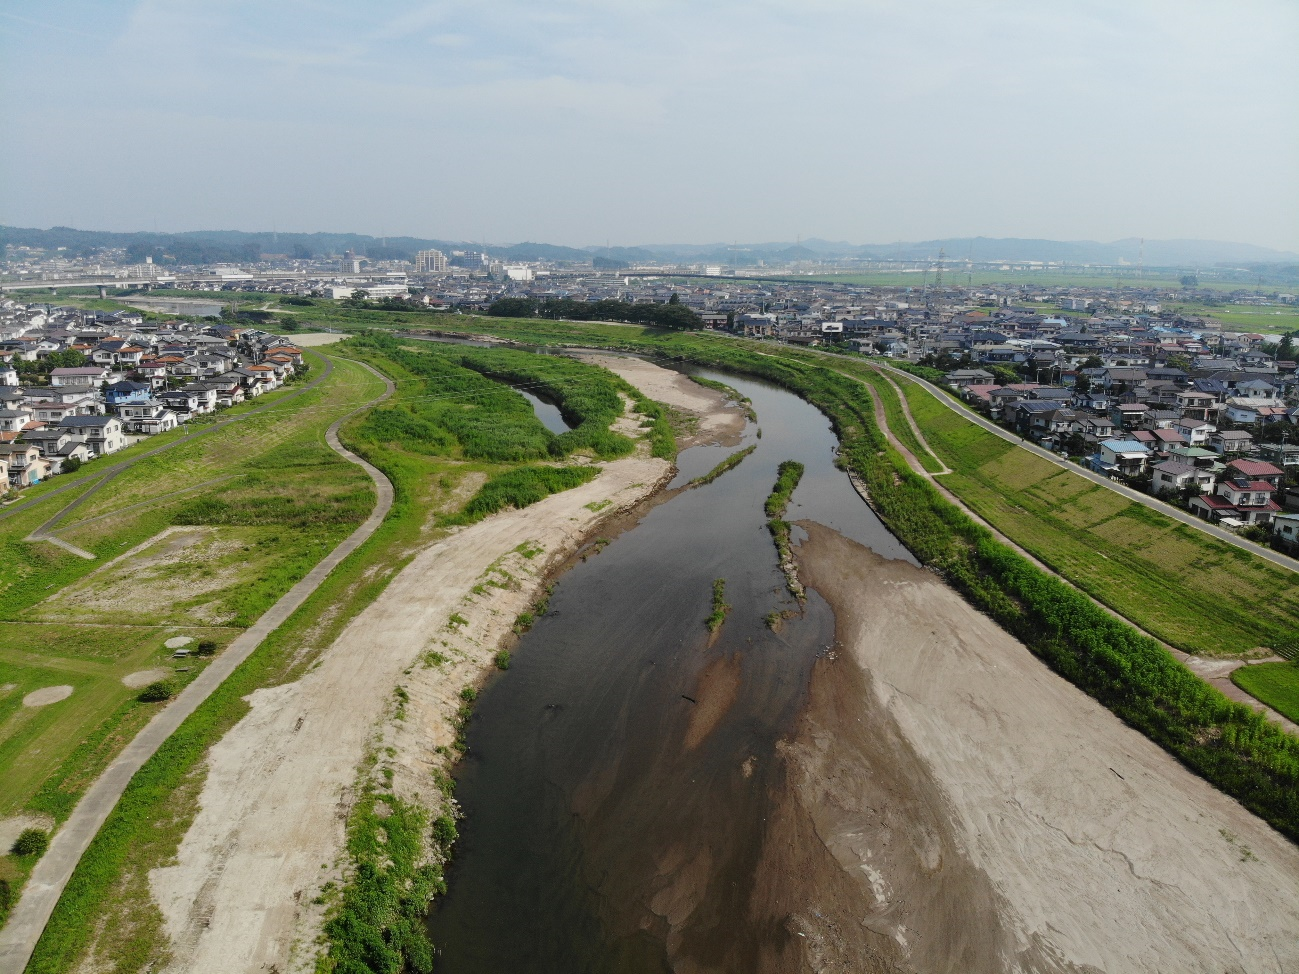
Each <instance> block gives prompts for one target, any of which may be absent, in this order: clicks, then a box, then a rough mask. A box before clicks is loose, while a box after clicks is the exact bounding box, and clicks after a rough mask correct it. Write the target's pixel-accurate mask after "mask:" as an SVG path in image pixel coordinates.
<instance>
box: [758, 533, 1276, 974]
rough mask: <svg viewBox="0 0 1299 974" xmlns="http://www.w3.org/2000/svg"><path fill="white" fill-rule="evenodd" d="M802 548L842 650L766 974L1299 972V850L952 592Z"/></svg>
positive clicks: (808, 751) (844, 549)
mask: <svg viewBox="0 0 1299 974" xmlns="http://www.w3.org/2000/svg"><path fill="white" fill-rule="evenodd" d="M805 526H806V527H807V530H808V533H809V540H808V541H807V542H805V543H804V545H803V546H802V547H801V549H800V551H799V557H800V561H801V563H802V567H803V570H804V572H805V578H806V580H807V582H808V584H809V585H811V586H812V587H815V588H816V589H817V590H818V591H819V592H820V593H821V594H822V595H823V596H825V597H826V598H827V599H828V600H829V601H830V602H831V604H832V605H833V606H834V607H835V611H836V622H837V640H838V641H839V643H840V645H839V646H838V647H836V653H835V654H834V658H826V659H823V660H821V661H820V662H819V663H818V664H817V667H816V670H815V674H814V677H813V681H812V687H811V690H810V698H809V705H808V709H807V712H806V714H805V716H804V718H803V720H802V722H801V727H800V729H799V732H798V734H797V736H796V739H795V740H793V741H790V742H788V743H787V744H786V745H785V746H784V747H783V750H784V754H785V757H786V761H787V771H788V783H787V792H786V794H785V795H784V796H783V798H782V800H781V801H779V802H778V803H777V809H776V811H775V813H774V814H773V815H772V817H771V820H770V822H769V828H770V831H769V838H768V842H767V854H766V859H765V860H764V863H763V866H762V867H761V872H760V875H759V877H758V879H759V882H758V887H759V889H763V890H765V891H766V893H765V897H764V898H763V899H762V900H761V901H759V902H758V903H757V904H756V905H755V912H756V913H757V914H758V915H760V916H766V917H768V918H770V920H771V921H772V922H773V923H776V924H778V925H779V926H781V927H783V929H784V933H785V937H784V938H783V939H782V940H781V941H780V942H779V944H778V945H777V946H774V947H773V948H772V950H771V951H770V952H769V955H768V956H767V958H766V963H765V964H764V965H763V967H764V969H766V970H772V971H802V970H809V969H810V970H847V971H895V970H897V971H911V970H914V971H925V972H953V974H957V972H960V974H979V972H989V974H991V972H1002V971H1020V970H1022V971H1080V970H1087V971H1098V970H1099V971H1108V972H1127V971H1166V972H1178V974H1191V972H1205V974H1210V972H1212V974H1221V972H1224V971H1228V972H1255V971H1258V972H1269V974H1271V972H1275V974H1282V972H1287V971H1296V970H1299V849H1297V848H1296V847H1295V846H1294V845H1293V844H1291V843H1290V842H1288V841H1287V840H1285V839H1284V838H1283V837H1281V836H1280V835H1279V834H1278V833H1276V832H1275V831H1274V830H1273V829H1271V828H1270V827H1269V826H1267V825H1266V824H1265V823H1263V822H1262V821H1261V820H1259V819H1258V818H1256V817H1255V816H1254V815H1252V814H1251V813H1249V812H1248V811H1246V810H1245V809H1244V808H1242V807H1241V806H1240V805H1239V804H1237V803H1236V802H1235V801H1233V800H1232V799H1230V798H1228V797H1226V796H1225V795H1223V794H1222V793H1221V792H1219V791H1217V790H1216V789H1214V788H1213V787H1212V786H1210V785H1209V784H1208V783H1206V782H1205V781H1203V780H1202V779H1200V778H1198V777H1196V776H1195V775H1193V774H1191V773H1190V772H1189V771H1187V770H1186V769H1185V768H1183V767H1182V766H1181V765H1180V764H1179V763H1178V762H1177V761H1176V760H1175V759H1173V758H1172V757H1171V756H1169V755H1168V754H1167V753H1166V752H1164V751H1163V750H1161V749H1160V748H1159V747H1157V746H1156V745H1154V744H1153V743H1151V742H1150V741H1149V740H1147V739H1146V738H1145V737H1143V736H1142V735H1140V734H1139V733H1137V732H1136V731H1134V730H1132V729H1130V728H1128V727H1126V726H1125V725H1124V724H1122V723H1121V722H1120V721H1119V720H1118V719H1117V718H1116V717H1114V716H1113V715H1112V714H1110V713H1109V712H1108V711H1107V710H1105V709H1104V708H1102V707H1101V706H1100V705H1099V704H1097V703H1096V702H1095V701H1094V700H1092V699H1091V698H1090V697H1088V696H1086V695H1085V694H1083V693H1081V692H1080V691H1078V690H1077V689H1076V688H1074V687H1073V686H1071V685H1070V684H1068V683H1066V682H1065V681H1064V680H1062V679H1060V678H1059V677H1057V676H1056V675H1054V674H1053V673H1052V672H1051V671H1049V670H1048V669H1047V668H1046V666H1045V665H1043V664H1042V663H1041V662H1039V661H1038V660H1037V659H1036V658H1035V657H1033V656H1032V655H1031V654H1030V653H1029V651H1028V650H1027V649H1026V648H1025V647H1024V646H1023V645H1021V644H1020V643H1018V642H1017V641H1015V640H1014V639H1013V638H1011V637H1010V636H1009V635H1007V634H1006V633H1005V632H1004V631H1003V630H1001V629H1000V628H999V627H997V626H996V625H995V624H994V623H993V622H992V621H991V620H989V619H988V618H986V617H985V616H983V615H980V614H979V613H977V612H975V611H974V610H973V609H972V608H970V607H969V606H968V605H967V604H966V603H965V602H964V601H963V600H962V599H961V598H960V597H959V596H958V595H957V594H956V593H955V592H954V591H953V590H952V589H950V588H948V587H947V586H945V585H944V584H942V583H941V582H940V581H939V580H938V579H936V578H935V577H934V576H933V575H932V574H930V573H928V572H925V571H923V570H921V569H917V568H914V567H912V566H909V565H907V564H905V563H902V562H897V561H885V560H884V559H882V558H880V557H879V556H878V555H875V554H874V553H873V552H871V551H869V550H867V549H865V548H862V547H861V546H859V545H856V544H855V543H853V542H851V541H849V540H846V539H844V538H842V537H841V536H840V535H838V534H836V533H835V532H833V531H830V530H829V529H826V528H823V527H821V526H819V525H814V524H809V525H805Z"/></svg>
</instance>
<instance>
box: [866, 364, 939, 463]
mask: <svg viewBox="0 0 1299 974" xmlns="http://www.w3.org/2000/svg"><path fill="white" fill-rule="evenodd" d="M860 376H861V378H863V379H864V380H866V382H868V383H869V384H870V386H871V388H872V389H874V390H875V397H876V398H877V399H878V400H879V401H880V404H881V405H882V406H883V407H884V419H885V421H886V422H887V423H888V425H889V430H890V432H892V433H893V435H894V436H895V437H897V438H898V440H899V441H900V442H901V443H902V445H903V446H905V447H906V448H907V449H908V450H910V451H911V455H912V456H913V457H915V458H916V460H917V461H919V463H920V465H921V466H922V467H924V468H925V469H926V470H928V471H929V472H930V473H940V472H941V471H942V470H943V464H942V461H941V460H939V459H938V458H937V457H935V456H934V455H933V454H932V453H931V452H930V451H929V447H928V446H926V445H925V444H924V443H921V442H920V440H918V439H917V438H916V434H915V431H914V430H912V428H911V424H910V423H908V422H907V416H906V413H904V412H903V411H902V401H901V400H900V399H899V398H898V395H897V393H896V392H894V391H893V389H892V387H890V386H889V380H888V379H887V378H885V377H884V376H883V375H881V374H880V373H878V372H874V371H869V370H868V371H865V372H862V373H860Z"/></svg>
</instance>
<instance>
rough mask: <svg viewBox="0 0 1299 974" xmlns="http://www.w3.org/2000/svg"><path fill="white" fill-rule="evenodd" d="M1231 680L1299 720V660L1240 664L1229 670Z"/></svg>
mask: <svg viewBox="0 0 1299 974" xmlns="http://www.w3.org/2000/svg"><path fill="white" fill-rule="evenodd" d="M1231 682H1232V683H1234V684H1236V686H1238V687H1240V688H1241V689H1242V690H1244V691H1245V692H1246V693H1248V694H1249V695H1250V696H1253V697H1257V698H1258V699H1259V700H1262V701H1263V702H1264V703H1265V704H1267V705H1268V706H1269V707H1271V708H1273V709H1274V710H1276V711H1277V712H1278V713H1282V714H1285V715H1286V716H1287V717H1289V718H1290V719H1291V720H1293V721H1295V722H1296V723H1299V662H1295V661H1294V660H1287V661H1286V662H1284V663H1255V664H1254V665H1252V666H1241V667H1239V668H1237V669H1235V670H1232V672H1231Z"/></svg>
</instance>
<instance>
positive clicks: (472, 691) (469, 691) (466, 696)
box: [460, 687, 478, 703]
mask: <svg viewBox="0 0 1299 974" xmlns="http://www.w3.org/2000/svg"><path fill="white" fill-rule="evenodd" d="M460 699H461V700H463V701H465V702H466V703H473V702H474V701H475V700H477V699H478V690H477V689H476V688H474V687H465V688H464V689H463V690H461V691H460Z"/></svg>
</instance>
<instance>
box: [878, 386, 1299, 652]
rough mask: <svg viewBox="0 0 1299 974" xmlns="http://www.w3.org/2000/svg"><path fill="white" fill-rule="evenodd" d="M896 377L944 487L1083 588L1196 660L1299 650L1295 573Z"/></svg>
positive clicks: (1297, 599) (1297, 597)
mask: <svg viewBox="0 0 1299 974" xmlns="http://www.w3.org/2000/svg"><path fill="white" fill-rule="evenodd" d="M895 379H896V381H897V382H898V383H899V385H900V386H901V387H902V388H903V390H904V393H905V395H906V397H907V402H908V404H909V405H910V408H911V413H912V415H913V416H914V417H915V419H916V422H917V423H918V424H919V425H920V428H921V430H922V432H923V433H924V435H925V438H926V440H928V442H929V445H930V446H931V447H932V448H933V449H934V451H935V452H936V453H937V454H938V456H939V457H940V458H942V459H943V460H944V461H946V462H947V464H948V466H950V467H951V468H952V470H953V473H952V474H950V475H948V476H945V477H943V486H945V487H946V488H947V489H948V490H950V491H951V492H952V493H953V494H955V495H956V496H957V497H959V498H960V499H961V500H962V501H964V502H965V503H966V504H968V505H969V506H970V508H971V509H972V510H974V511H975V512H977V513H978V514H979V516H980V517H982V518H984V519H986V520H987V521H988V523H990V524H992V525H993V526H994V527H995V528H997V530H999V531H1001V532H1002V533H1004V534H1005V535H1006V536H1007V537H1009V538H1010V539H1011V540H1013V541H1014V542H1015V543H1016V544H1019V545H1021V546H1022V547H1023V548H1024V549H1025V550H1027V551H1029V552H1031V553H1032V554H1033V555H1034V556H1035V557H1037V558H1039V559H1041V560H1042V561H1043V562H1044V563H1045V564H1047V565H1049V566H1051V568H1052V569H1054V570H1055V571H1057V572H1059V573H1060V574H1061V575H1063V576H1064V577H1065V578H1067V579H1069V580H1070V581H1071V582H1073V583H1074V584H1076V585H1077V586H1078V587H1079V588H1081V589H1082V590H1083V591H1085V592H1087V593H1088V594H1089V595H1091V596H1093V597H1094V598H1096V599H1098V600H1099V601H1101V602H1103V603H1105V604H1106V605H1108V606H1109V607H1110V608H1112V609H1114V610H1115V611H1116V612H1118V613H1119V614H1120V615H1122V616H1124V617H1125V618H1128V619H1131V620H1132V621H1134V622H1135V623H1137V624H1138V625H1140V626H1141V627H1142V628H1143V629H1145V630H1146V631H1147V632H1150V633H1151V634H1152V635H1155V636H1157V637H1158V638H1160V639H1163V640H1164V641H1166V642H1168V643H1170V644H1171V645H1173V646H1176V647H1178V648H1179V649H1183V650H1186V651H1187V652H1192V653H1200V654H1204V655H1209V656H1231V655H1240V654H1244V653H1249V652H1250V651H1252V650H1254V649H1256V648H1257V647H1260V646H1264V647H1268V648H1271V649H1273V650H1275V651H1277V652H1279V653H1282V654H1283V655H1290V654H1293V653H1295V652H1296V651H1299V587H1297V586H1296V585H1295V576H1294V573H1293V572H1290V571H1287V570H1286V569H1284V568H1280V567H1278V566H1276V565H1273V564H1271V563H1270V562H1267V561H1265V560H1263V559H1261V558H1258V557H1256V556H1254V555H1251V554H1250V553H1249V552H1247V551H1243V550H1241V549H1239V548H1236V547H1235V546H1233V545H1229V544H1227V543H1225V542H1223V541H1219V540H1217V539H1215V538H1213V537H1211V536H1209V535H1207V534H1205V533H1203V532H1201V531H1198V530H1196V529H1195V528H1192V527H1190V526H1188V525H1185V524H1182V523H1181V522H1179V521H1177V520H1175V519H1173V518H1171V517H1168V516H1166V515H1164V514H1162V513H1160V512H1158V511H1154V510H1151V509H1150V508H1148V507H1146V506H1144V505H1142V504H1138V503H1136V502H1135V501H1131V500H1128V499H1127V498H1125V497H1123V496H1122V495H1120V494H1118V493H1116V492H1115V491H1112V490H1110V489H1109V488H1107V487H1104V486H1102V485H1100V484H1097V483H1095V482H1093V481H1091V480H1088V479H1087V478H1085V477H1083V476H1081V475H1079V474H1077V473H1075V472H1073V471H1071V470H1068V469H1066V468H1061V467H1060V466H1058V465H1057V464H1054V463H1052V462H1050V461H1049V460H1046V459H1044V458H1042V457H1039V456H1037V455H1036V454H1033V453H1029V452H1028V451H1027V450H1021V449H1019V448H1018V447H1017V446H1016V445H1015V444H1013V443H1008V442H1007V441H1005V440H1003V439H1001V438H1000V437H998V436H996V435H994V434H992V433H989V432H988V431H987V430H985V429H983V428H981V427H979V426H977V425H976V424H974V423H972V422H970V421H969V420H968V419H966V418H965V417H963V416H961V415H959V414H957V413H955V412H953V411H952V410H950V409H948V408H947V406H945V405H944V404H942V403H940V402H939V401H938V400H937V399H936V398H935V397H934V395H933V394H932V393H931V392H930V391H929V390H928V389H926V388H925V387H924V386H921V385H919V384H918V383H915V382H912V381H911V380H909V379H905V378H902V377H900V376H896V377H895ZM889 392H891V390H887V391H885V392H884V393H882V394H883V395H885V396H887V395H888V394H889Z"/></svg>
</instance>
